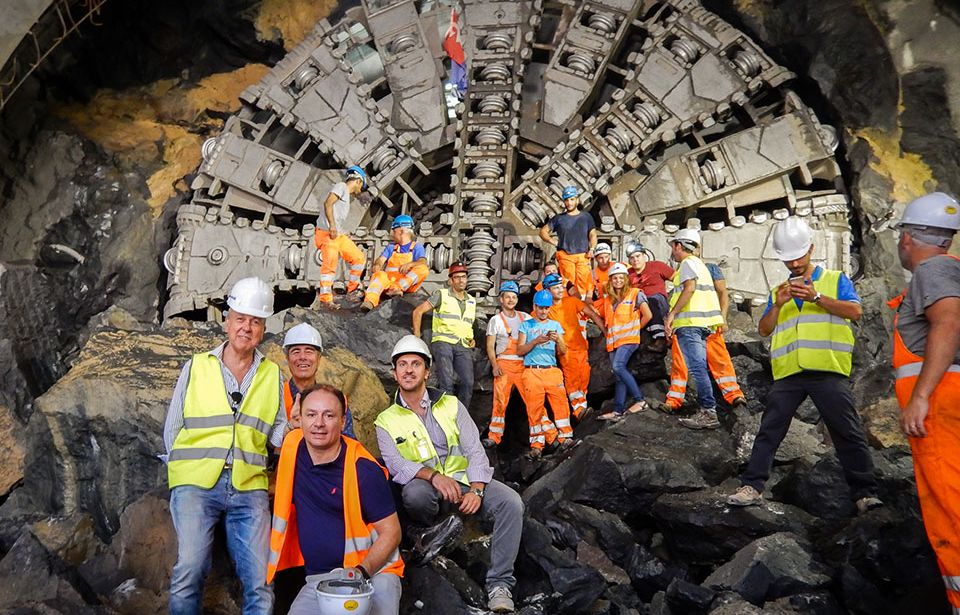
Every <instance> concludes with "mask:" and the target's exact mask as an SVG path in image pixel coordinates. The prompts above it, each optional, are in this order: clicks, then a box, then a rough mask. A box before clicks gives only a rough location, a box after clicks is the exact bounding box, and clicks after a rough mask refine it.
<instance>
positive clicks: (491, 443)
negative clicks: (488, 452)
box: [480, 438, 497, 448]
mask: <svg viewBox="0 0 960 615" xmlns="http://www.w3.org/2000/svg"><path fill="white" fill-rule="evenodd" d="M480 444H483V448H494V447H495V446H497V443H496V442H494V441H493V439H492V438H484V439H483V440H481V441H480Z"/></svg>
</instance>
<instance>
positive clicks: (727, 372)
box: [666, 331, 743, 409]
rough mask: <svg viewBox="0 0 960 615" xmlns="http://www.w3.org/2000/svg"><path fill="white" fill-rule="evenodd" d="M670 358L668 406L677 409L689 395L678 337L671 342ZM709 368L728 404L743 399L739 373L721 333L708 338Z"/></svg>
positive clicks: (674, 337) (716, 332)
mask: <svg viewBox="0 0 960 615" xmlns="http://www.w3.org/2000/svg"><path fill="white" fill-rule="evenodd" d="M670 357H671V368H670V390H669V391H667V399H666V404H667V405H668V406H670V407H671V408H674V409H676V408H679V407H680V406H681V404H683V398H684V397H685V396H686V394H687V364H686V362H685V361H684V360H683V353H682V352H680V346H679V344H677V336H676V335H674V336H673V341H672V342H671V346H670ZM707 368H708V369H709V370H710V374H711V375H712V376H713V379H714V380H715V381H716V383H717V386H719V387H720V392H721V393H723V398H724V399H725V400H726V401H727V403H728V404H732V403H733V402H734V401H736V400H737V399H739V398H741V397H743V391H741V390H740V385H739V384H737V372H736V371H735V370H734V369H733V361H732V360H731V359H730V351H729V350H727V344H726V343H725V342H724V341H723V334H722V333H720V332H719V331H714V332H713V333H711V334H710V335H709V336H708V337H707Z"/></svg>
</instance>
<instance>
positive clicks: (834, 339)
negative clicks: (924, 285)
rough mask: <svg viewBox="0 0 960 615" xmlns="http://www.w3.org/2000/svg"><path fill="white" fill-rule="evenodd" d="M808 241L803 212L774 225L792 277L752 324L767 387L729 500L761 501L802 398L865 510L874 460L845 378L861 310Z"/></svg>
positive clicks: (843, 279) (847, 284)
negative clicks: (765, 351)
mask: <svg viewBox="0 0 960 615" xmlns="http://www.w3.org/2000/svg"><path fill="white" fill-rule="evenodd" d="M813 247H814V246H813V232H812V230H811V229H810V227H809V226H808V225H807V223H806V222H804V221H803V220H802V219H801V218H798V217H796V216H791V217H788V218H785V219H784V220H781V221H780V222H778V223H777V225H776V226H775V227H774V229H773V250H774V252H775V253H776V255H777V257H778V258H779V259H780V260H781V261H783V263H784V265H785V266H786V268H787V269H788V270H789V271H790V277H789V279H788V280H787V281H785V282H783V283H782V284H780V285H778V286H776V287H774V288H773V289H771V291H770V295H769V298H768V299H767V307H766V310H765V311H764V313H763V316H762V317H761V318H760V323H759V325H758V326H757V330H758V331H759V333H760V335H761V336H763V337H767V336H769V335H771V334H773V338H772V340H771V342H770V367H771V369H772V371H773V387H772V388H771V389H770V392H769V394H768V396H767V403H766V407H765V408H764V411H763V418H762V419H761V420H760V430H759V432H758V433H757V437H756V439H755V440H754V443H753V450H752V452H751V453H750V461H749V462H748V464H747V469H746V471H745V472H744V473H743V474H742V475H741V477H740V482H741V483H742V486H741V487H740V488H739V489H738V490H737V491H736V492H735V493H734V494H732V495H730V496H729V497H728V498H727V503H728V504H731V505H733V506H749V505H754V504H759V503H760V502H762V501H763V496H762V495H761V494H762V492H763V485H764V483H765V482H766V480H767V478H768V477H769V476H770V468H771V467H772V465H773V458H774V455H776V452H777V448H778V447H779V446H780V443H781V442H782V441H783V438H784V436H786V435H787V430H788V429H789V428H790V423H791V421H792V420H793V415H794V414H795V413H796V411H797V408H798V407H799V406H800V404H801V403H803V401H804V400H805V399H806V398H807V396H809V397H810V398H811V399H812V400H813V403H814V405H815V406H816V407H817V411H818V412H819V413H820V418H822V419H823V422H824V424H825V425H826V426H827V430H828V431H829V433H830V439H831V441H832V442H833V444H834V446H835V447H836V449H837V457H838V458H839V460H840V465H841V466H842V467H843V473H844V478H846V481H847V484H848V485H849V486H850V491H851V493H852V495H853V499H854V501H855V502H856V507H857V510H858V511H859V512H861V513H863V512H866V511H867V510H869V509H871V508H874V507H877V506H881V505H882V504H883V503H882V502H881V501H880V500H879V499H878V498H877V497H876V493H877V480H876V477H875V476H874V472H873V460H872V459H871V458H870V451H869V449H868V448H867V440H866V438H865V437H864V434H863V428H862V427H861V425H860V417H859V416H858V415H857V411H856V409H855V408H854V403H853V392H852V390H851V388H850V380H849V377H850V368H851V364H852V360H853V343H854V337H853V326H852V324H851V323H852V321H856V320H859V319H860V316H861V314H862V313H863V310H862V309H861V307H860V299H859V297H858V296H857V293H856V291H855V290H854V288H853V282H851V281H850V278H848V277H847V276H846V275H845V274H843V273H842V272H840V271H831V270H829V269H824V268H823V267H820V266H814V264H813V263H812V262H811V255H812V254H813Z"/></svg>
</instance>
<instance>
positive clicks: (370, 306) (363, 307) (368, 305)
mask: <svg viewBox="0 0 960 615" xmlns="http://www.w3.org/2000/svg"><path fill="white" fill-rule="evenodd" d="M372 309H373V304H372V303H370V302H369V301H364V302H363V303H361V304H360V311H361V312H369V311H370V310H372Z"/></svg>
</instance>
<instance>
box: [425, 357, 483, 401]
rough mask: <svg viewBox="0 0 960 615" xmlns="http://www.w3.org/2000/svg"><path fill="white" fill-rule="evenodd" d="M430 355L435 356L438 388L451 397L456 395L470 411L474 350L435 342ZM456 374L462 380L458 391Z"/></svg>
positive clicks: (434, 368)
mask: <svg viewBox="0 0 960 615" xmlns="http://www.w3.org/2000/svg"><path fill="white" fill-rule="evenodd" d="M430 354H432V355H433V371H434V372H436V374H437V388H438V389H440V390H441V391H443V392H444V393H447V394H449V395H454V394H456V396H457V399H459V400H460V403H461V404H463V406H464V407H465V408H467V409H468V410H469V409H470V398H472V397H473V348H465V347H464V346H461V345H460V344H448V343H447V342H433V343H432V344H430ZM454 373H456V375H457V378H459V380H460V381H459V382H458V383H457V389H456V391H454V389H453V375H454Z"/></svg>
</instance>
